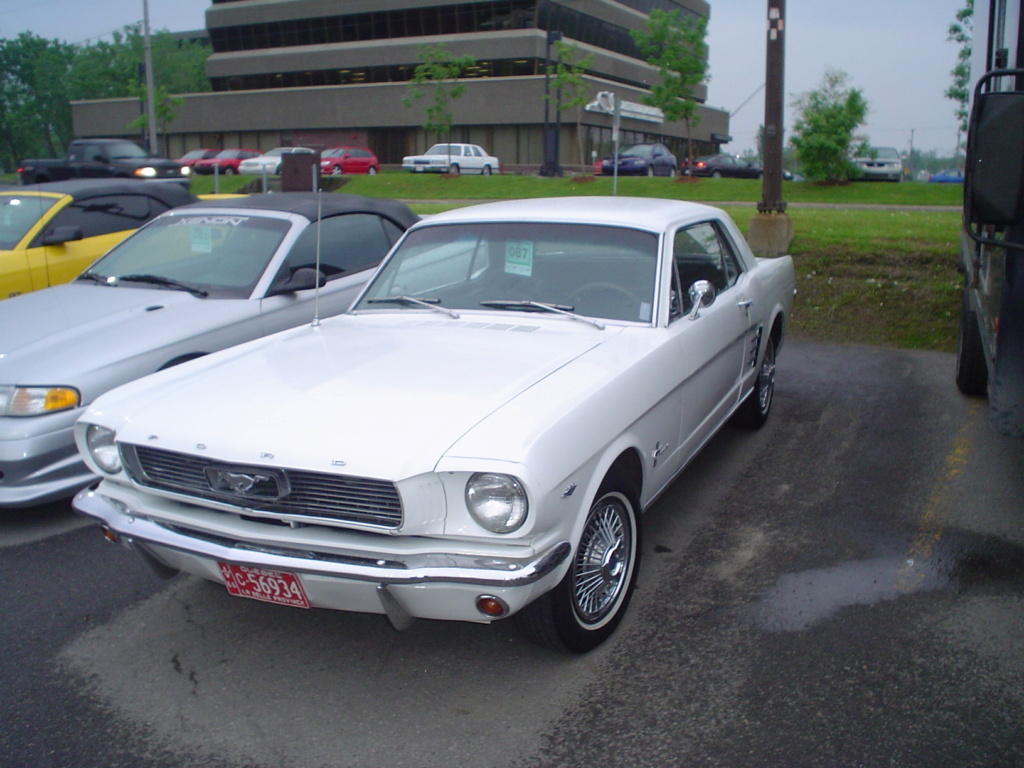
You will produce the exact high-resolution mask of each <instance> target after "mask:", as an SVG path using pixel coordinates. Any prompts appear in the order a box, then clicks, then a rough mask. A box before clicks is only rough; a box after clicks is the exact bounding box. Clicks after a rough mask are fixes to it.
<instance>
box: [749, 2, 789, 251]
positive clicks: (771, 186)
mask: <svg viewBox="0 0 1024 768" xmlns="http://www.w3.org/2000/svg"><path fill="white" fill-rule="evenodd" d="M766 42H767V46H766V48H767V53H766V61H765V90H764V172H763V174H762V178H761V200H760V202H758V204H757V215H756V216H754V218H752V219H751V220H750V224H749V229H748V231H747V242H748V243H749V244H750V247H751V248H752V249H753V251H754V253H756V254H757V255H758V256H781V255H782V254H785V253H788V251H789V244H790V242H791V241H792V239H793V220H792V219H791V218H790V217H789V214H787V213H786V201H785V200H783V199H782V136H783V125H782V122H783V103H784V95H783V94H784V87H783V84H784V79H785V77H784V75H785V66H784V65H785V54H786V0H768V35H767V41H766Z"/></svg>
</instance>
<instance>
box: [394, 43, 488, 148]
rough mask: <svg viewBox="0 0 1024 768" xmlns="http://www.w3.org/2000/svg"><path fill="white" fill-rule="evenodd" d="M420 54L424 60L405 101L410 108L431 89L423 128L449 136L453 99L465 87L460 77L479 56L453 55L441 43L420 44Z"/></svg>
mask: <svg viewBox="0 0 1024 768" xmlns="http://www.w3.org/2000/svg"><path fill="white" fill-rule="evenodd" d="M419 53H420V61H421V63H420V64H419V65H418V66H417V67H416V69H415V70H414V71H413V74H412V79H411V80H410V81H409V86H408V90H407V91H406V94H405V95H404V96H403V97H402V103H403V104H404V105H405V106H406V107H411V106H412V105H413V103H414V102H415V101H416V100H417V99H419V98H421V97H422V96H425V95H426V93H427V91H428V90H429V92H430V94H431V97H432V98H431V101H430V102H429V103H428V104H427V108H426V112H425V116H424V120H423V124H422V127H423V130H424V131H426V132H427V133H433V134H436V135H437V136H438V137H441V136H444V137H448V136H449V134H450V133H451V130H452V121H453V120H454V119H455V118H454V115H453V114H452V110H451V102H452V101H453V100H455V99H457V98H458V97H459V96H461V95H462V94H463V93H464V92H465V90H466V85H465V84H464V83H460V82H458V80H459V78H460V77H462V75H463V73H464V72H466V70H468V69H470V68H471V67H473V66H475V65H476V59H474V58H473V57H472V56H459V57H453V56H452V54H451V53H450V52H449V51H448V48H447V47H445V46H444V45H440V44H439V45H423V46H420V49H419ZM450 162H451V157H450V156H449V163H450Z"/></svg>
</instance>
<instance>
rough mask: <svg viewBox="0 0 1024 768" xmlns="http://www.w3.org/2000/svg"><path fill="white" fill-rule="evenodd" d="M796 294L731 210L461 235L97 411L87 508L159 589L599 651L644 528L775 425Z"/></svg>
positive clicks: (520, 209) (464, 221)
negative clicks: (710, 469) (485, 625)
mask: <svg viewBox="0 0 1024 768" xmlns="http://www.w3.org/2000/svg"><path fill="white" fill-rule="evenodd" d="M793 294H794V275H793V264H792V261H791V259H790V258H789V257H782V258H777V259H758V258H755V257H754V255H753V254H752V253H751V251H750V249H749V247H748V246H747V244H746V242H745V241H744V239H743V237H742V235H741V234H740V232H739V231H738V230H737V228H736V226H735V225H734V224H733V222H732V221H731V219H729V217H728V216H727V215H726V214H725V213H723V212H722V211H720V210H718V209H715V208H710V207H706V206H701V205H696V204H692V203H685V202H678V201H672V200H657V199H631V198H618V197H615V198H595V197H588V198H562V199H547V200H522V201H513V202H502V203H491V204H486V205H478V206H473V207H470V208H463V209H461V210H455V211H450V212H448V213H443V214H440V215H437V216H433V217H431V218H429V219H426V220H424V221H421V222H420V223H418V224H416V225H415V226H414V227H412V229H410V230H409V231H408V232H407V233H406V235H405V236H404V237H403V239H402V240H401V241H400V242H399V244H398V245H397V246H396V247H395V249H394V250H393V251H392V252H391V254H390V255H389V256H388V258H387V259H386V260H385V262H384V263H383V264H382V265H381V267H380V268H379V270H378V271H377V273H376V275H375V276H374V277H373V278H372V279H371V281H370V283H369V284H368V285H367V287H366V289H365V290H364V292H363V293H362V295H361V297H360V298H359V299H358V300H357V301H356V303H355V304H354V305H353V306H352V308H351V309H350V310H349V311H348V312H347V313H345V314H343V315H340V316H337V317H333V318H330V319H327V320H324V321H323V322H314V323H313V324H312V325H310V326H305V327H301V328H296V329H292V330H289V331H284V332H282V333H279V334H276V335H274V336H271V337H268V338H264V339H259V340H256V341H253V342H250V343H247V344H244V345H242V346H239V347H235V348H233V349H229V350H226V351H223V352H220V353H217V354H212V355H209V356H207V357H204V358H202V359H199V360H196V361H193V362H190V363H186V364H184V365H181V366H178V367H175V368H171V369H169V370H167V371H163V372H161V373H157V374H155V375H152V376H149V377H146V378H144V379H140V380H138V381H135V382H133V383H130V384H127V385H125V386H123V387H120V388H118V389H116V390H113V391H111V392H109V393H107V394H106V395H104V396H102V397H100V398H99V399H98V400H96V401H95V403H94V404H93V405H92V407H90V408H89V409H88V411H87V412H86V413H85V414H84V415H83V417H82V418H81V420H80V421H79V422H78V424H77V426H76V440H77V443H78V446H79V449H80V450H81V452H82V454H83V456H84V457H85V459H86V461H87V462H88V464H89V466H90V467H91V468H92V469H93V470H94V471H95V472H96V473H98V474H99V475H101V476H102V480H101V481H100V482H99V484H98V486H96V487H94V488H92V489H90V490H86V491H83V492H81V493H80V494H79V495H78V496H77V497H76V499H75V507H76V508H77V509H78V511H79V512H82V513H84V514H86V515H89V516H91V517H93V518H96V519H97V520H99V521H100V523H101V524H102V525H103V527H104V529H105V532H106V535H107V537H108V538H109V539H111V540H112V541H118V542H120V543H122V544H124V545H126V546H128V547H130V548H132V549H134V550H135V551H136V552H138V553H139V554H140V555H141V556H142V557H143V558H144V559H145V560H146V561H147V562H149V563H150V564H151V565H152V566H153V567H154V568H155V569H156V570H157V572H159V573H162V574H164V575H171V574H174V573H176V572H179V571H185V572H187V573H192V574H197V575H199V576H202V577H203V578H206V579H210V580H213V581H217V582H221V583H223V584H224V585H225V586H226V588H227V589H228V590H229V591H230V592H231V593H232V594H235V595H239V596H243V597H249V598H255V599H257V600H264V601H268V602H272V603H279V604H286V605H291V606H296V607H300V608H308V607H310V606H317V607H323V608H335V609H341V610H348V611H364V612H370V613H380V614H386V615H387V617H388V618H389V619H390V620H391V623H392V624H393V625H394V626H395V627H397V628H402V627H405V626H407V625H408V624H409V623H410V622H411V621H412V620H413V619H415V618H428V619H450V620H461V621H476V622H490V621H494V620H497V619H502V618H505V617H508V616H515V618H516V620H517V623H518V624H519V625H520V627H521V628H522V629H523V631H524V632H525V633H526V634H527V635H528V636H529V637H531V638H532V639H534V640H536V641H538V642H540V643H543V644H545V645H548V646H551V647H554V648H559V649H565V650H569V651H573V652H584V651H587V650H590V649H591V648H594V647H595V646H597V645H598V644H599V643H601V642H602V641H603V640H605V639H606V638H607V637H608V636H609V635H610V634H611V633H612V632H613V630H614V629H615V627H616V626H617V625H618V623H619V621H620V620H621V619H622V616H623V614H624V612H625V610H626V607H627V605H628V603H629V599H630V595H631V593H632V590H633V585H634V582H635V580H636V575H637V569H638V565H639V558H640V552H641V547H640V536H641V519H640V513H641V511H642V510H643V509H644V508H646V507H647V506H648V505H650V504H651V503H652V501H653V500H654V499H655V498H656V497H657V496H658V495H659V494H660V493H661V492H662V491H664V490H665V488H666V487H667V486H668V485H669V483H671V482H672V480H673V478H674V477H676V475H678V474H679V472H680V471H681V470H682V469H683V467H684V466H685V465H686V464H687V462H688V461H689V460H690V459H691V458H693V456H694V455H695V454H696V453H697V451H698V450H699V449H700V448H701V446H702V445H704V443H705V442H707V441H708V439H709V438H710V437H711V436H712V435H713V434H714V433H715V432H716V431H717V430H718V429H719V428H720V427H721V426H722V425H723V424H724V423H725V422H726V421H727V420H728V419H730V418H734V419H736V420H738V421H740V422H742V423H744V424H746V425H749V426H752V427H757V426H760V425H761V424H763V423H764V421H765V419H766V418H767V416H768V412H769V409H770V407H771V404H772V395H773V391H774V383H775V355H776V353H777V352H778V350H779V347H780V346H781V344H782V338H783V332H784V330H785V327H786V323H787V321H788V318H789V313H790V308H791V306H792V301H793Z"/></svg>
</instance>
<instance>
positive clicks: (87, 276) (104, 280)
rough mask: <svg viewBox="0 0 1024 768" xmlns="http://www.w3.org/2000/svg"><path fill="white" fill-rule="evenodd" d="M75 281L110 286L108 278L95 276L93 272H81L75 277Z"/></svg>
mask: <svg viewBox="0 0 1024 768" xmlns="http://www.w3.org/2000/svg"><path fill="white" fill-rule="evenodd" d="M75 280H76V281H77V280H92V281H93V282H94V283H99V284H100V285H110V278H108V277H106V276H104V275H97V274H96V273H94V272H83V273H82V274H80V275H79V276H78V277H76V278H75Z"/></svg>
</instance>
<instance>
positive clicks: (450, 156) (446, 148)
mask: <svg viewBox="0 0 1024 768" xmlns="http://www.w3.org/2000/svg"><path fill="white" fill-rule="evenodd" d="M402 169H403V170H406V171H412V172H413V173H451V174H453V175H458V174H461V173H479V174H482V175H484V176H490V175H491V174H492V173H500V172H501V161H500V160H498V158H496V157H494V156H493V155H489V154H487V152H485V151H484V150H483V148H481V147H479V146H478V145H476V144H435V145H434V146H432V147H431V148H430V149H428V150H427V151H426V152H424V153H423V154H422V155H409V156H407V157H403V158H402Z"/></svg>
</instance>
